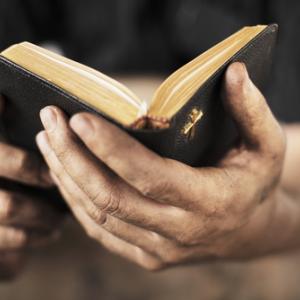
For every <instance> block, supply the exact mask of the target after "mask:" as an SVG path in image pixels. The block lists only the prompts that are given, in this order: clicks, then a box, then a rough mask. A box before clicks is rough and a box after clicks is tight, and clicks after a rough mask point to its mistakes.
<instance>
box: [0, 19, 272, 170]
mask: <svg viewBox="0 0 300 300" xmlns="http://www.w3.org/2000/svg"><path fill="white" fill-rule="evenodd" d="M276 35H277V25H270V26H268V27H267V28H266V29H264V30H263V31H262V32H261V33H260V34H259V35H258V36H256V37H255V38H254V39H253V40H252V41H251V42H250V43H249V44H247V45H246V46H245V47H244V48H242V49H241V50H240V51H239V52H238V53H237V54H236V55H235V56H234V57H232V58H231V59H230V60H229V61H227V62H226V63H225V64H224V65H223V66H222V67H221V68H220V69H219V70H218V71H217V72H216V73H215V74H214V75H213V76H212V77H211V78H210V79H209V80H208V81H207V82H206V83H205V84H204V85H203V86H202V87H201V88H200V89H199V90H198V91H197V92H196V93H195V95H194V96H193V97H192V98H191V99H190V101H189V102H188V103H187V104H186V105H185V106H184V107H183V108H182V109H181V110H180V111H179V112H178V113H177V114H176V115H175V117H174V118H173V119H172V120H171V126H170V127H169V128H167V129H144V130H135V129H130V128H124V129H125V130H127V131H128V132H129V133H130V134H131V135H133V136H134V137H136V138H137V139H139V140H140V141H141V142H142V143H143V144H145V145H146V146H148V147H149V148H151V149H153V150H154V151H156V152H157V153H159V154H160V155H162V156H165V157H168V158H172V159H176V160H180V161H182V162H184V163H187V164H190V165H192V166H200V165H207V164H213V163H215V162H216V161H217V160H218V159H219V157H220V156H221V155H223V154H224V151H226V150H227V149H228V147H229V146H230V145H231V143H232V142H233V140H234V139H235V137H236V133H235V129H234V126H233V124H231V121H230V120H229V118H228V117H227V116H226V114H225V112H224V111H223V107H222V103H221V98H220V87H221V81H222V80H221V79H222V75H223V73H224V71H225V69H226V67H227V66H228V64H229V63H230V62H233V61H241V62H244V63H245V64H246V66H247V68H248V71H249V74H250V77H251V78H252V80H253V81H254V83H255V84H256V85H257V86H258V87H259V88H262V87H263V85H264V83H265V81H266V79H267V75H268V73H269V69H270V66H271V61H272V52H273V49H274V45H275V42H276ZM0 93H1V94H3V95H4V96H5V98H6V99H7V103H6V106H5V107H6V109H5V114H4V119H3V120H2V121H3V126H2V127H3V128H4V134H5V136H6V137H7V139H8V140H9V141H10V142H11V143H12V144H15V145H17V146H21V147H25V148H26V149H29V150H37V147H36V145H35V135H36V134H37V133H38V132H39V131H40V130H41V129H42V126H41V122H40V119H39V111H40V110H41V109H42V108H43V107H45V106H46V105H56V106H59V107H60V108H62V109H63V110H64V111H65V112H66V113H67V114H68V115H73V114H75V113H77V112H79V111H89V112H92V113H95V114H101V113H99V112H97V111H95V110H94V109H92V108H90V107H88V106H86V105H84V104H82V102H80V101H79V100H78V99H76V97H74V96H72V95H70V94H68V93H66V92H65V91H64V90H62V89H61V88H59V87H57V86H54V85H53V84H52V83H50V82H48V81H46V80H44V79H42V78H40V77H38V76H36V75H35V74H32V73H31V72H29V71H27V70H25V69H23V68H21V67H20V66H18V65H16V64H14V63H12V62H11V61H9V60H7V59H5V58H4V57H2V56H0ZM195 112H196V113H197V112H201V114H203V115H202V117H201V118H200V119H199V120H198V121H197V122H196V121H195V120H193V118H194V116H193V114H194V113H195ZM104 117H105V116H104ZM106 118H107V117H106ZM108 119H109V118H108ZM119 126H121V125H119ZM189 126H190V130H185V129H186V128H187V127H189ZM187 129H188V128H187ZM145 167H147V166H145Z"/></svg>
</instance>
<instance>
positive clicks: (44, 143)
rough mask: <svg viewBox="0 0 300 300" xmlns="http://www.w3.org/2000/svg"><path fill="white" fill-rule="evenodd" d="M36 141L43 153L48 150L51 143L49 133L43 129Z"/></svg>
mask: <svg viewBox="0 0 300 300" xmlns="http://www.w3.org/2000/svg"><path fill="white" fill-rule="evenodd" d="M35 139H36V143H37V145H38V147H39V149H40V150H41V152H42V153H45V152H47V149H48V148H49V143H48V139H47V134H46V132H45V131H41V132H40V133H38V134H37V136H36V138H35Z"/></svg>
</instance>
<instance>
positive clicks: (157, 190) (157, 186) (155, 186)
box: [137, 178, 169, 198]
mask: <svg viewBox="0 0 300 300" xmlns="http://www.w3.org/2000/svg"><path fill="white" fill-rule="evenodd" d="M137 186H138V190H139V191H140V192H141V193H142V194H143V195H144V196H145V197H149V198H157V197H159V196H161V195H167V193H168V191H169V183H168V181H167V180H166V179H164V178H160V179H159V180H155V181H150V180H140V181H139V182H138V183H137Z"/></svg>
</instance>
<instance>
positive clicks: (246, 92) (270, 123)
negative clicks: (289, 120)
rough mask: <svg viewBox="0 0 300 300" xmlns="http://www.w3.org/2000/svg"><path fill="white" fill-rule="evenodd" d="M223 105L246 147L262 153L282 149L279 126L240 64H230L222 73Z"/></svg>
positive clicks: (243, 66)
mask: <svg viewBox="0 0 300 300" xmlns="http://www.w3.org/2000/svg"><path fill="white" fill-rule="evenodd" d="M224 105H225V107H226V108H227V110H228V111H229V113H230V114H231V116H232V118H233V119H234V121H235V122H236V125H237V127H238V130H239V131H240V133H241V136H242V138H243V140H244V141H245V143H246V145H247V146H248V147H250V148H252V149H253V148H254V149H259V150H263V151H265V152H266V153H268V152H270V153H272V152H273V150H274V149H275V150H276V149H277V148H278V147H282V145H281V144H282V130H281V127H280V125H279V124H278V122H277V121H276V119H275V118H274V116H273V114H272V112H271V110H270V109H269V107H268V104H267V102H266V100H265V99H264V97H263V95H262V94H261V93H260V91H259V90H258V89H257V88H256V87H255V85H254V84H253V82H252V81H251V79H250V78H249V75H248V73H247V69H246V67H245V65H244V64H242V63H233V64H231V65H230V66H229V67H228V69H227V71H226V75H225V99H224Z"/></svg>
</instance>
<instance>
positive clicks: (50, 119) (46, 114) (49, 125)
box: [40, 106, 57, 131]
mask: <svg viewBox="0 0 300 300" xmlns="http://www.w3.org/2000/svg"><path fill="white" fill-rule="evenodd" d="M40 118H41V121H42V123H43V126H44V127H45V129H46V130H48V131H52V130H54V129H55V128H56V124H57V117H56V112H55V110H54V109H53V108H51V107H49V106H47V107H45V108H43V109H42V110H41V111H40Z"/></svg>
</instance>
